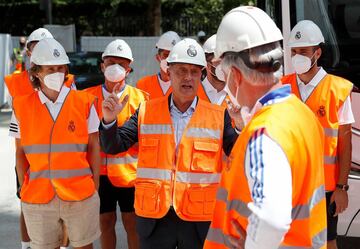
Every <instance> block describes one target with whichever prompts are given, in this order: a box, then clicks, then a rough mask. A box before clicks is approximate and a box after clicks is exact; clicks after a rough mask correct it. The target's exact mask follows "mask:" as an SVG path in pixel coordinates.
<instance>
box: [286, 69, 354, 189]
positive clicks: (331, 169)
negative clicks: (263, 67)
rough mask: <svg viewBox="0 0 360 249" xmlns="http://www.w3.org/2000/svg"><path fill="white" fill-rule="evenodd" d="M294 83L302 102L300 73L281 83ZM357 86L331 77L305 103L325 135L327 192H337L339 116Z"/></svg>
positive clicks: (293, 86) (324, 80) (329, 75)
mask: <svg viewBox="0 0 360 249" xmlns="http://www.w3.org/2000/svg"><path fill="white" fill-rule="evenodd" d="M281 81H282V82H283V84H290V85H291V89H292V91H293V93H294V94H295V95H296V96H297V97H298V98H299V99H301V95H300V92H299V87H298V85H297V82H296V74H291V75H287V76H285V77H283V78H282V80H281ZM352 87H353V84H352V83H351V82H349V81H347V80H345V79H343V78H340V77H337V76H334V75H331V74H327V75H326V76H325V77H324V78H323V79H322V80H321V82H320V83H319V84H318V85H317V86H316V88H315V89H314V91H313V92H312V93H311V95H310V96H309V98H308V99H307V100H306V101H305V104H306V105H307V106H308V107H310V109H311V110H312V111H313V112H314V114H315V115H316V117H317V118H318V120H319V121H320V123H321V125H322V126H323V128H324V133H325V148H324V168H325V184H326V188H325V189H326V190H327V191H333V190H335V188H336V184H337V182H338V178H339V161H338V158H337V156H338V155H337V145H338V136H337V134H338V129H339V117H338V111H339V109H340V107H341V106H342V105H343V103H344V101H345V100H346V98H347V97H348V96H349V95H350V93H351V90H352Z"/></svg>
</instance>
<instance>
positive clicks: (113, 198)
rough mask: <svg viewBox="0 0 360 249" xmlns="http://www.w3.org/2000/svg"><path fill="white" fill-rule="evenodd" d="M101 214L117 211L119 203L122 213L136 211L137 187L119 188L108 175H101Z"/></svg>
mask: <svg viewBox="0 0 360 249" xmlns="http://www.w3.org/2000/svg"><path fill="white" fill-rule="evenodd" d="M99 196H100V214H103V213H108V212H116V205H119V207H120V211H121V212H122V213H130V212H134V211H135V209H134V197H135V187H131V188H119V187H115V186H114V185H112V183H111V182H110V180H109V178H108V177H107V176H104V175H102V176H100V186H99Z"/></svg>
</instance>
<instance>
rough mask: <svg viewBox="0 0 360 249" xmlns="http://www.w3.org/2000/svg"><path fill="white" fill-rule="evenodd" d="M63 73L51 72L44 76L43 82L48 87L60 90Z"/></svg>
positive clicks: (62, 82)
mask: <svg viewBox="0 0 360 249" xmlns="http://www.w3.org/2000/svg"><path fill="white" fill-rule="evenodd" d="M64 79H65V74H64V73H52V74H48V75H46V76H45V77H44V84H45V86H47V87H48V88H49V89H52V90H54V91H57V92H60V89H61V87H62V85H63V84H64Z"/></svg>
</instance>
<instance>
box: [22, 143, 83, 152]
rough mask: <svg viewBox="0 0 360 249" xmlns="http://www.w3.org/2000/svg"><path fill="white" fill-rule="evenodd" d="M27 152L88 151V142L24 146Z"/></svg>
mask: <svg viewBox="0 0 360 249" xmlns="http://www.w3.org/2000/svg"><path fill="white" fill-rule="evenodd" d="M23 148H24V152H25V154H39V153H48V152H86V151H87V144H36V145H26V146H24V147H23Z"/></svg>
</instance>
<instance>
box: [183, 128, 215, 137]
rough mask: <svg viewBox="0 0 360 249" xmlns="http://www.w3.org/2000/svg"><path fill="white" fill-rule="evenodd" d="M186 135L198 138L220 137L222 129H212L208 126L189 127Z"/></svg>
mask: <svg viewBox="0 0 360 249" xmlns="http://www.w3.org/2000/svg"><path fill="white" fill-rule="evenodd" d="M186 136H188V137H196V138H213V139H220V130H211V129H206V128H189V129H187V132H186Z"/></svg>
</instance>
